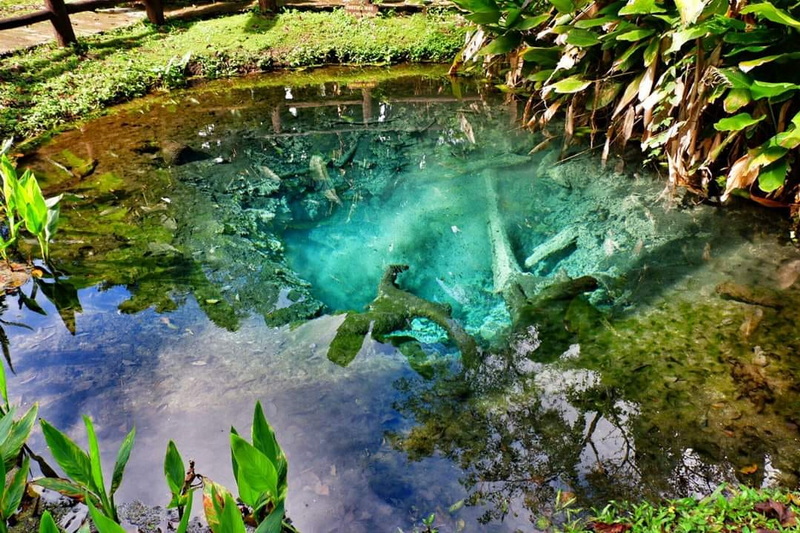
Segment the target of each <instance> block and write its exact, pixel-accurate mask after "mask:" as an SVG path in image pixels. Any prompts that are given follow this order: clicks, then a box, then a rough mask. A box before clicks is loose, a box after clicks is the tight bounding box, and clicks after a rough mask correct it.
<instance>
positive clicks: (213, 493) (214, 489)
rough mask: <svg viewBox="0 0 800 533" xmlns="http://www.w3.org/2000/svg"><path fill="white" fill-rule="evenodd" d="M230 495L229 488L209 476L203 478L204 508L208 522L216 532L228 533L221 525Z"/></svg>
mask: <svg viewBox="0 0 800 533" xmlns="http://www.w3.org/2000/svg"><path fill="white" fill-rule="evenodd" d="M229 496H230V492H229V491H228V489H226V488H225V487H223V486H222V485H220V484H219V483H215V482H213V481H211V480H210V479H208V478H204V480H203V510H204V512H205V516H206V523H207V524H208V527H210V528H211V530H212V531H213V532H214V533H227V532H226V531H224V530H223V529H222V528H221V526H220V520H221V515H222V509H223V507H224V505H225V499H226V498H227V497H229Z"/></svg>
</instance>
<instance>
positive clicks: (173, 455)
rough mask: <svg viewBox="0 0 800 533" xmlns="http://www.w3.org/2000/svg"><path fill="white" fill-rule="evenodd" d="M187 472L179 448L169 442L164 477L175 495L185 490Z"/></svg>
mask: <svg viewBox="0 0 800 533" xmlns="http://www.w3.org/2000/svg"><path fill="white" fill-rule="evenodd" d="M185 470H186V469H185V466H184V464H183V459H182V458H181V454H180V452H178V447H177V446H175V443H174V442H173V441H169V444H167V454H166V455H165V457H164V477H166V479H167V485H169V490H170V492H172V494H173V495H177V494H180V492H181V490H182V489H183V481H184V476H185Z"/></svg>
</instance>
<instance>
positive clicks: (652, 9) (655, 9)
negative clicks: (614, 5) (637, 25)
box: [619, 0, 667, 15]
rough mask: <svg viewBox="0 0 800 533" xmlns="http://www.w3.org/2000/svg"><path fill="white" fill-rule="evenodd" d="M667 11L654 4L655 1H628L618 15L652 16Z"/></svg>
mask: <svg viewBox="0 0 800 533" xmlns="http://www.w3.org/2000/svg"><path fill="white" fill-rule="evenodd" d="M666 11H667V10H666V9H664V8H663V7H662V6H660V5H658V4H657V3H656V0H630V1H629V2H628V3H627V4H626V5H625V7H623V8H622V9H620V10H619V14H620V15H652V14H653V13H665V12H666Z"/></svg>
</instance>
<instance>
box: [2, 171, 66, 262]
mask: <svg viewBox="0 0 800 533" xmlns="http://www.w3.org/2000/svg"><path fill="white" fill-rule="evenodd" d="M0 175H2V179H3V209H4V212H5V216H6V220H7V222H8V237H6V236H4V235H0V254H2V256H3V258H4V259H5V260H8V252H7V250H8V248H9V247H11V246H12V245H14V244H15V243H16V241H17V236H18V231H19V228H20V226H21V225H22V224H23V223H24V224H25V229H27V230H28V232H30V233H31V234H32V235H33V236H35V237H36V239H37V240H38V241H39V248H40V249H41V252H42V258H43V259H44V260H45V261H49V259H50V239H52V238H53V235H55V232H56V229H57V227H58V218H59V213H60V211H59V207H58V203H59V201H61V195H58V196H55V197H52V198H45V197H44V195H43V194H42V189H41V188H40V187H39V182H38V181H37V180H36V177H35V176H34V175H33V173H32V172H31V171H30V170H26V171H25V172H24V173H23V174H22V176H21V177H20V176H18V175H17V169H16V168H15V167H14V165H13V164H12V163H11V160H9V159H8V157H7V156H5V155H2V156H0Z"/></svg>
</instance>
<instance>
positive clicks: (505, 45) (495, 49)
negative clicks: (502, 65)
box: [478, 33, 522, 56]
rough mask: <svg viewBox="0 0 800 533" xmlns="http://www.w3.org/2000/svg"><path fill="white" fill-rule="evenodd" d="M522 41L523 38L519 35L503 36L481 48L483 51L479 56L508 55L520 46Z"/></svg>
mask: <svg viewBox="0 0 800 533" xmlns="http://www.w3.org/2000/svg"><path fill="white" fill-rule="evenodd" d="M521 41H522V37H521V36H520V35H519V33H512V34H509V35H501V36H500V37H498V38H497V39H495V40H494V41H492V42H490V43H489V44H487V45H486V46H484V47H483V48H481V50H480V51H479V52H478V55H479V56H481V55H490V54H506V53H508V52H510V51H511V50H513V49H514V48H516V47H517V46H519V43H520V42H521Z"/></svg>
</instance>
